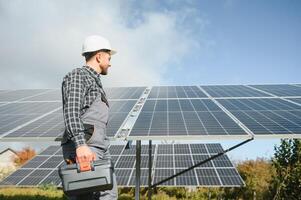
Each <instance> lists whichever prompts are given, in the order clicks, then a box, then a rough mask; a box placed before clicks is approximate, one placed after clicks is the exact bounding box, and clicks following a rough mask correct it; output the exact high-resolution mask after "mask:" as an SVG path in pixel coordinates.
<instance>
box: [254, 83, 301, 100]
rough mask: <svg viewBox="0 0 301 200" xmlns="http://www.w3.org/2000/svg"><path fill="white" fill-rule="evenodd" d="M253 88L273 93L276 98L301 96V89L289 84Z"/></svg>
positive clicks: (255, 86)
mask: <svg viewBox="0 0 301 200" xmlns="http://www.w3.org/2000/svg"><path fill="white" fill-rule="evenodd" d="M251 87H254V88H257V89H260V90H262V91H265V92H268V93H271V94H273V95H276V96H280V97H281V96H301V87H298V86H294V85H287V84H278V85H251Z"/></svg>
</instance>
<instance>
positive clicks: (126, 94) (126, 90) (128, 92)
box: [104, 87, 146, 99]
mask: <svg viewBox="0 0 301 200" xmlns="http://www.w3.org/2000/svg"><path fill="white" fill-rule="evenodd" d="M145 89H146V87H119V88H105V89H104V90H105V91H106V95H107V97H108V99H139V98H140V96H141V95H142V93H143V92H144V90H145Z"/></svg>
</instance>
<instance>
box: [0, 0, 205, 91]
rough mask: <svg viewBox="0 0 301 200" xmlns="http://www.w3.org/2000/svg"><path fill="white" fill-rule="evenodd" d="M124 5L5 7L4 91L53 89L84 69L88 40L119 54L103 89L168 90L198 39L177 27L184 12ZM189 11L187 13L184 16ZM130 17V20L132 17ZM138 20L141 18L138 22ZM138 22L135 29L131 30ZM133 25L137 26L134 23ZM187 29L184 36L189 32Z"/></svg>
mask: <svg viewBox="0 0 301 200" xmlns="http://www.w3.org/2000/svg"><path fill="white" fill-rule="evenodd" d="M134 5H135V4H130V5H126V4H124V3H122V1H37V0H36V1H34V0H31V1H17V0H13V1H5V2H4V1H1V2H0V10H1V13H2V14H0V23H1V27H2V30H1V32H0V43H1V47H0V57H1V59H0V69H1V74H0V88H1V89H10V88H11V89H18V88H55V87H60V84H61V80H62V78H63V76H64V75H65V74H66V73H67V72H68V71H70V70H71V69H72V68H75V67H80V66H82V65H83V64H84V60H83V58H82V57H81V56H80V50H81V43H82V41H83V40H84V38H85V37H86V36H88V35H90V34H100V35H103V36H105V37H107V38H108V39H109V40H110V41H111V43H112V46H114V47H115V48H116V49H117V51H118V54H116V55H114V56H113V58H112V68H111V70H110V72H109V75H108V76H106V77H104V78H103V82H104V85H105V86H134V85H158V84H162V83H163V84H164V80H163V78H162V77H163V74H164V73H166V72H167V70H172V68H171V67H172V66H169V65H168V63H169V62H170V61H172V62H173V63H174V62H175V61H176V60H180V59H181V58H182V57H184V56H185V55H187V54H188V53H189V52H190V51H191V49H196V48H199V47H198V45H197V40H196V38H197V37H196V35H194V34H193V33H192V32H191V30H187V27H183V26H182V25H181V24H180V25H179V23H177V22H178V21H179V20H181V19H182V18H183V16H189V17H194V20H195V21H198V22H200V21H201V20H200V19H198V16H197V15H195V14H193V16H191V15H192V14H191V13H193V12H191V10H189V9H184V10H183V12H173V11H166V12H156V11H145V12H144V11H142V10H140V11H139V12H140V14H139V15H135V14H134V15H131V11H132V10H134V8H133V7H129V6H134ZM185 10H186V11H185ZM130 15H131V17H130ZM138 16H139V18H138ZM129 20H136V22H139V23H136V24H135V26H130V25H129V24H131V21H129ZM133 23H134V22H133ZM185 29H186V30H185Z"/></svg>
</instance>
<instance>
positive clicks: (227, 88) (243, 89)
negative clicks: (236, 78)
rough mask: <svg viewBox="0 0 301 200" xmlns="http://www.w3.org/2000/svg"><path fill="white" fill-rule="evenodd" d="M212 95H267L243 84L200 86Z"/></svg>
mask: <svg viewBox="0 0 301 200" xmlns="http://www.w3.org/2000/svg"><path fill="white" fill-rule="evenodd" d="M201 87H202V88H203V89H204V90H205V91H206V92H207V93H208V94H210V96H212V97H267V96H270V95H268V94H265V93H263V92H259V91H256V90H254V89H252V88H248V87H247V86H244V85H212V86H201Z"/></svg>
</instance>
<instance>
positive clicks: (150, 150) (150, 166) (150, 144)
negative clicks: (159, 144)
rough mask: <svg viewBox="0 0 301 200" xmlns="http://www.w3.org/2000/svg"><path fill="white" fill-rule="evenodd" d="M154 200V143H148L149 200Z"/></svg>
mask: <svg viewBox="0 0 301 200" xmlns="http://www.w3.org/2000/svg"><path fill="white" fill-rule="evenodd" d="M151 199H152V141H151V140H149V141H148V200H151Z"/></svg>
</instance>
